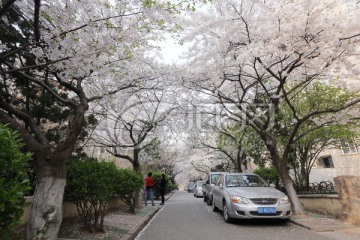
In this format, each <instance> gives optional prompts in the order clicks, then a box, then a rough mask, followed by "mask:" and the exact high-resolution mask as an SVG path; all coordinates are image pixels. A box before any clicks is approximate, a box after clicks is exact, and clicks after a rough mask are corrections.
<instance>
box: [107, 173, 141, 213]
mask: <svg viewBox="0 0 360 240" xmlns="http://www.w3.org/2000/svg"><path fill="white" fill-rule="evenodd" d="M114 184H115V193H116V194H117V195H118V196H119V197H120V198H121V199H122V200H123V201H124V202H125V203H126V204H127V205H128V207H129V209H130V211H131V212H133V213H135V200H136V198H137V196H138V194H139V192H140V190H141V188H142V187H143V186H144V180H143V178H142V176H140V175H139V174H138V173H136V172H135V171H134V170H131V169H119V170H118V174H117V175H116V178H115V179H114Z"/></svg>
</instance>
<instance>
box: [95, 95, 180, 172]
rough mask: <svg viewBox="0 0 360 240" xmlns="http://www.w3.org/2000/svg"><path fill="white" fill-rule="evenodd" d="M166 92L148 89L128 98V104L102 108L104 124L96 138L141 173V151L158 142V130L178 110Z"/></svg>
mask: <svg viewBox="0 0 360 240" xmlns="http://www.w3.org/2000/svg"><path fill="white" fill-rule="evenodd" d="M168 94H169V93H166V91H165V90H158V89H153V90H144V91H140V92H135V93H133V94H132V95H130V96H127V100H126V101H124V102H117V101H115V102H111V101H110V100H109V101H108V102H106V103H105V104H103V105H101V111H102V112H103V114H104V115H105V116H104V118H103V119H104V121H103V122H102V123H100V125H99V128H98V129H97V130H96V131H95V133H94V134H93V136H92V138H93V141H95V142H96V143H97V144H98V146H101V147H105V148H106V150H107V151H108V152H109V153H110V154H112V155H113V156H115V157H117V158H122V159H126V160H128V161H129V162H130V163H131V164H132V166H133V169H134V170H135V171H137V172H139V173H140V172H141V166H140V159H139V156H140V152H141V151H142V150H143V149H145V148H148V147H150V146H152V145H154V144H155V143H156V140H157V136H156V133H155V131H156V129H157V128H158V127H160V126H161V125H162V124H164V121H165V120H166V118H167V117H168V116H169V115H170V114H171V113H172V112H173V111H175V110H176V109H177V106H176V105H175V104H174V103H172V102H170V101H167V100H169V98H168V96H167V95H168Z"/></svg>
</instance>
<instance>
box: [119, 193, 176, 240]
mask: <svg viewBox="0 0 360 240" xmlns="http://www.w3.org/2000/svg"><path fill="white" fill-rule="evenodd" d="M175 192H176V191H173V192H170V193H169V194H168V195H167V196H166V197H165V202H166V201H167V200H168V199H169V198H170V197H171V196H172V195H173V194H174V193H175ZM161 208H162V207H161ZM161 208H157V209H155V211H154V212H152V213H151V214H150V215H148V216H146V217H145V220H144V221H142V223H141V224H139V225H138V226H137V227H136V228H135V230H133V231H130V232H129V233H128V234H127V235H129V236H128V237H124V238H123V239H124V240H134V239H135V238H136V237H137V235H138V234H139V233H140V232H141V230H143V229H144V227H145V226H146V225H147V224H148V223H149V222H150V221H151V219H152V218H153V217H154V216H155V215H156V214H157V213H158V212H159V211H160V209H161Z"/></svg>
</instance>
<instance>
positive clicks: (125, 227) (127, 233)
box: [58, 193, 360, 240]
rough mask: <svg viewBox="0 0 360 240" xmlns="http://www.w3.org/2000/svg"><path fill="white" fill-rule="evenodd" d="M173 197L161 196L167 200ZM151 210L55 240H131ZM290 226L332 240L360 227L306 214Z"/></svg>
mask: <svg viewBox="0 0 360 240" xmlns="http://www.w3.org/2000/svg"><path fill="white" fill-rule="evenodd" d="M172 194H173V193H170V194H168V195H166V196H165V199H166V200H167V199H169V198H170V197H171V196H172ZM154 202H155V206H154V207H153V206H151V204H149V202H148V206H147V207H144V208H142V209H136V214H135V215H134V214H131V213H128V212H126V208H124V209H118V210H117V211H114V212H112V213H110V214H109V215H107V216H106V217H105V230H106V233H101V234H93V233H92V234H89V233H86V232H81V231H79V225H76V224H73V225H71V224H70V225H68V226H65V227H64V228H62V229H61V230H60V234H59V238H58V239H59V240H133V239H135V237H136V236H137V234H138V233H139V232H140V231H141V230H142V229H143V228H144V227H145V226H146V224H147V223H148V222H149V221H150V220H151V218H152V217H153V216H154V215H155V214H156V213H157V212H158V211H159V210H160V209H161V208H162V207H163V206H162V205H159V204H160V200H155V201H154ZM165 204H166V203H165ZM290 222H291V223H293V224H296V225H298V226H301V227H303V228H306V229H309V230H311V231H314V232H317V233H318V234H321V235H324V236H326V237H328V238H329V239H334V240H359V239H360V227H359V226H355V225H352V224H350V223H346V222H344V221H341V220H338V219H332V218H329V217H327V216H326V215H322V214H315V213H310V212H307V214H306V215H305V216H302V217H299V216H292V217H291V221H290Z"/></svg>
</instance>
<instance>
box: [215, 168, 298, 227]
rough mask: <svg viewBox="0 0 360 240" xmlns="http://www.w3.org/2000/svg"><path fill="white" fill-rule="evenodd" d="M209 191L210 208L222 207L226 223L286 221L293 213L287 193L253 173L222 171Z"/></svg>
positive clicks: (217, 208)
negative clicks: (256, 220)
mask: <svg viewBox="0 0 360 240" xmlns="http://www.w3.org/2000/svg"><path fill="white" fill-rule="evenodd" d="M212 191H213V192H212V196H213V201H212V209H213V211H217V210H219V209H220V210H222V211H223V216H224V219H225V221H226V222H231V221H232V220H233V219H234V218H242V219H251V218H277V219H281V220H282V221H284V222H286V221H288V220H289V219H290V216H291V214H292V210H291V203H290V201H289V198H288V196H286V195H285V194H284V193H283V192H281V191H279V190H277V189H275V188H273V187H270V186H269V184H268V183H267V182H266V181H265V180H264V179H262V178H261V177H260V176H258V175H256V174H251V173H225V174H222V175H221V176H220V177H219V179H218V180H217V182H216V184H215V186H214V187H213V189H212Z"/></svg>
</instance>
